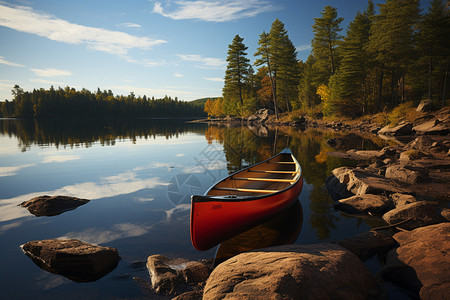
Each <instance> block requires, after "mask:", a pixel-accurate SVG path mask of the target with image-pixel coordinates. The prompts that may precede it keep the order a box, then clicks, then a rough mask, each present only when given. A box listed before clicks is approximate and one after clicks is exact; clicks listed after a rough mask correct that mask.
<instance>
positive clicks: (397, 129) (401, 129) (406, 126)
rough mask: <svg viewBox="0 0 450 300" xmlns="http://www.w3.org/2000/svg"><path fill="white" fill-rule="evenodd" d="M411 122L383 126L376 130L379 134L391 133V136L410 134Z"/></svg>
mask: <svg viewBox="0 0 450 300" xmlns="http://www.w3.org/2000/svg"><path fill="white" fill-rule="evenodd" d="M412 128H413V126H412V124H411V123H400V124H399V125H397V126H394V127H391V126H389V125H388V126H385V127H383V128H381V129H380V131H378V134H381V135H392V136H401V135H410V134H411V131H412Z"/></svg>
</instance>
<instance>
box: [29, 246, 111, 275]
mask: <svg viewBox="0 0 450 300" xmlns="http://www.w3.org/2000/svg"><path fill="white" fill-rule="evenodd" d="M21 248H22V250H23V251H24V252H25V254H26V255H28V256H29V257H30V258H31V259H32V260H33V262H34V263H35V264H37V265H38V266H39V267H41V268H43V269H45V270H47V271H49V272H52V273H55V274H60V275H63V276H65V277H67V278H69V279H71V280H73V281H77V282H89V281H95V280H97V279H99V278H101V277H103V276H104V275H106V274H108V273H109V272H111V271H112V270H114V268H115V267H116V266H117V263H118V262H119V260H120V257H119V254H118V252H117V249H115V248H111V247H103V246H97V245H93V244H89V243H84V242H81V241H79V240H75V239H68V240H62V239H50V240H42V241H31V242H28V243H25V244H24V245H22V246H21Z"/></svg>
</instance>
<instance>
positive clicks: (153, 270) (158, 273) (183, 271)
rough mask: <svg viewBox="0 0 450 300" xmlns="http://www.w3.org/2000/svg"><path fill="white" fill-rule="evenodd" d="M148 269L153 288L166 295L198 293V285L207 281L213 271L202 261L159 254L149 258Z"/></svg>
mask: <svg viewBox="0 0 450 300" xmlns="http://www.w3.org/2000/svg"><path fill="white" fill-rule="evenodd" d="M147 269H148V272H149V274H150V279H151V283H152V288H153V289H154V290H155V291H156V292H157V293H163V294H166V295H180V294H182V293H187V294H191V293H194V294H195V293H198V291H197V289H196V287H197V285H199V284H201V283H203V282H205V281H206V279H207V278H208V276H209V274H210V273H211V269H210V268H209V267H208V266H206V265H205V264H203V263H201V262H197V261H188V260H186V259H183V258H175V259H171V258H168V257H165V256H163V255H159V254H156V255H151V256H149V257H148V258H147Z"/></svg>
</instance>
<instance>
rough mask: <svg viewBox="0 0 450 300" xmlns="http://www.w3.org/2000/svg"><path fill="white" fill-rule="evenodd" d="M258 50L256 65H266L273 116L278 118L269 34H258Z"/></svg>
mask: <svg viewBox="0 0 450 300" xmlns="http://www.w3.org/2000/svg"><path fill="white" fill-rule="evenodd" d="M258 45H259V47H258V50H257V51H256V53H255V56H261V58H258V59H257V60H256V61H255V65H256V66H261V65H264V64H265V65H266V66H267V71H268V72H267V73H268V76H269V79H270V87H271V89H272V100H273V108H274V110H275V116H276V118H277V119H278V105H277V93H276V82H275V75H274V74H275V73H274V71H273V70H272V68H273V66H272V59H273V54H272V51H271V47H270V38H269V34H268V33H266V32H265V31H263V33H261V35H260V36H259V40H258Z"/></svg>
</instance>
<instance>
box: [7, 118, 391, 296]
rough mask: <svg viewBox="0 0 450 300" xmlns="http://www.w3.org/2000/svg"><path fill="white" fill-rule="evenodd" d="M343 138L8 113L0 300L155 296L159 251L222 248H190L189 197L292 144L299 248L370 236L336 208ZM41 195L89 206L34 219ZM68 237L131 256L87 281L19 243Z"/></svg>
mask: <svg viewBox="0 0 450 300" xmlns="http://www.w3.org/2000/svg"><path fill="white" fill-rule="evenodd" d="M340 134H341V133H332V132H320V131H315V130H306V131H300V130H299V129H286V130H281V129H279V130H275V131H270V130H267V129H265V128H247V127H231V128H227V127H217V126H209V125H207V124H192V123H186V122H185V121H182V120H134V121H86V120H78V121H47V122H35V121H32V122H25V121H23V120H0V240H1V247H0V256H1V257H2V259H1V260H0V272H1V278H2V280H1V281H0V298H2V299H25V298H30V297H32V298H33V299H48V298H50V297H51V298H65V299H76V298H83V299H110V298H128V299H133V298H135V299H139V298H145V297H148V296H149V294H148V291H146V289H145V288H143V286H145V282H148V281H149V276H148V273H147V271H146V269H145V266H144V265H143V263H142V262H145V260H146V258H147V257H148V256H149V255H152V254H163V255H166V256H169V257H185V258H188V259H202V258H205V259H213V258H214V255H215V249H211V250H209V251H206V252H199V251H196V250H195V249H194V248H193V247H192V245H191V243H190V237H189V212H190V194H192V193H203V192H204V191H206V189H207V188H208V187H209V186H211V185H212V184H213V183H215V182H216V181H217V180H219V179H221V178H222V177H224V176H226V175H228V174H229V173H232V172H235V171H237V170H239V169H241V168H243V167H245V166H248V165H251V164H254V163H257V162H259V161H261V160H263V159H266V158H268V157H270V156H272V155H273V154H274V153H277V152H278V151H281V150H282V149H283V148H285V147H290V148H291V150H292V151H293V153H294V155H295V156H296V157H297V159H298V161H299V162H300V164H301V165H302V168H303V172H304V173H303V176H304V179H305V181H304V183H305V184H304V187H303V191H302V193H301V195H300V197H299V200H300V203H301V206H302V208H303V224H302V228H301V232H300V235H299V236H298V238H297V240H296V241H295V243H300V244H307V243H315V242H322V241H336V240H339V239H341V238H344V237H348V236H352V235H354V234H356V233H359V232H363V231H366V230H368V229H370V225H374V224H373V223H372V222H373V221H370V220H369V219H358V218H352V217H348V216H345V215H343V214H341V213H339V212H336V211H335V210H334V209H333V208H332V200H331V198H330V197H329V195H328V192H327V189H326V187H325V185H324V181H325V178H326V177H327V176H328V175H330V173H331V170H333V169H334V168H336V167H339V166H342V165H346V164H347V165H348V164H350V162H349V161H345V160H343V159H338V158H329V157H327V155H326V152H328V151H331V150H332V149H331V148H330V147H329V146H327V144H326V141H327V139H329V138H331V137H334V136H339V135H340ZM383 146H384V142H383V141H381V140H368V139H363V138H355V139H353V144H352V145H348V146H347V147H348V148H358V149H378V148H382V147H383ZM39 195H67V196H75V197H79V198H86V199H90V200H91V201H90V202H89V203H88V204H86V205H84V206H81V207H79V208H77V209H75V210H72V211H68V212H65V213H63V214H61V215H58V216H53V217H35V216H34V215H32V214H30V213H29V212H28V211H27V210H26V209H24V208H22V207H19V206H17V205H18V204H20V203H21V202H23V201H26V200H29V199H31V198H33V197H36V196H39ZM63 237H64V238H76V239H79V240H81V241H84V242H89V243H94V244H99V245H102V246H110V247H114V248H117V249H118V251H119V255H120V256H121V261H120V263H119V265H118V266H117V268H116V269H115V270H113V271H112V272H111V273H109V274H107V275H106V276H104V277H103V278H101V279H99V280H97V281H95V282H89V283H77V282H73V281H71V280H70V279H67V278H66V277H64V276H61V275H56V274H52V273H49V272H47V271H44V270H42V269H40V268H39V267H38V266H37V265H35V264H34V263H33V262H32V261H31V260H30V259H29V258H28V257H27V256H25V255H24V254H23V253H22V251H21V249H20V248H19V246H20V245H22V244H24V243H26V242H28V241H32V240H41V239H49V238H63ZM133 278H134V279H133ZM150 296H151V295H150ZM153 296H154V295H153Z"/></svg>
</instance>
